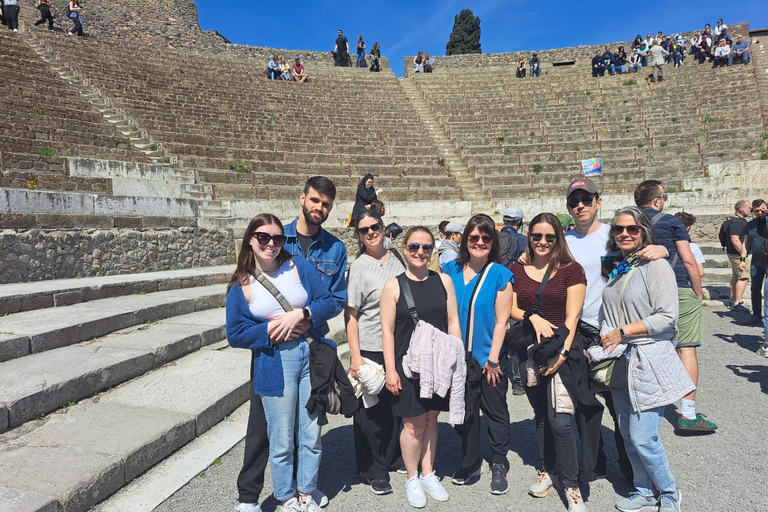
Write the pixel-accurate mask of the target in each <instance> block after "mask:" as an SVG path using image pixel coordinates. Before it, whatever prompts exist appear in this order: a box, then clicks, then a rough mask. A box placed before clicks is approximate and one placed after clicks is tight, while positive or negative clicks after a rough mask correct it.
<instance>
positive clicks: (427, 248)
mask: <svg viewBox="0 0 768 512" xmlns="http://www.w3.org/2000/svg"><path fill="white" fill-rule="evenodd" d="M405 248H406V249H408V252H409V253H411V254H416V253H417V252H419V248H421V249H424V253H425V254H432V250H433V249H434V248H435V246H434V245H432V244H417V243H416V242H414V243H411V244H408V245H406V246H405Z"/></svg>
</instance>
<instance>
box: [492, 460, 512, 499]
mask: <svg viewBox="0 0 768 512" xmlns="http://www.w3.org/2000/svg"><path fill="white" fill-rule="evenodd" d="M508 490H509V484H508V483H507V468H506V467H505V466H504V464H491V494H505V493H506V492H507V491H508Z"/></svg>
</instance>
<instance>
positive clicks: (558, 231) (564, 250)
mask: <svg viewBox="0 0 768 512" xmlns="http://www.w3.org/2000/svg"><path fill="white" fill-rule="evenodd" d="M536 224H549V225H550V226H552V229H554V230H555V236H556V237H557V241H556V242H555V246H554V247H553V248H552V250H551V254H552V256H551V257H550V259H549V266H548V269H549V270H550V271H552V272H555V271H556V270H558V269H559V268H562V267H567V266H568V265H570V264H571V263H573V262H574V261H576V260H574V259H573V255H572V254H571V251H570V250H569V249H568V243H567V242H566V241H565V235H563V226H562V225H561V224H560V221H559V220H557V217H556V216H554V215H553V214H551V213H540V214H538V215H537V216H535V217H534V218H533V220H531V222H530V223H529V224H528V243H527V244H526V246H525V255H526V257H527V258H528V262H529V264H531V263H533V246H532V245H531V234H532V233H533V227H534V226H535V225H536Z"/></svg>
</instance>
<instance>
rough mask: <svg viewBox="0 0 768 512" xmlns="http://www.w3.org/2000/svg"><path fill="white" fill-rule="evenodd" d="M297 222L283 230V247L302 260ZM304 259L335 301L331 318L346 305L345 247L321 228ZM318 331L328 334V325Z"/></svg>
mask: <svg viewBox="0 0 768 512" xmlns="http://www.w3.org/2000/svg"><path fill="white" fill-rule="evenodd" d="M297 220H298V219H297ZM297 220H294V221H293V222H291V223H290V224H288V225H286V226H285V227H284V228H283V232H284V233H285V236H287V237H288V239H287V240H286V241H285V246H284V247H285V249H286V250H287V251H288V252H290V253H291V254H292V255H293V256H294V257H299V258H304V252H303V251H302V250H301V244H300V243H299V239H298V236H297V234H296V222H297ZM305 259H307V260H309V261H310V262H311V263H312V264H313V265H314V266H315V268H316V269H317V270H318V271H319V272H320V279H321V281H322V282H323V284H324V285H326V286H327V287H328V290H329V291H330V292H331V295H332V296H333V300H335V301H336V312H335V313H334V314H333V316H336V315H338V314H339V313H341V312H342V311H343V310H344V306H346V305H347V281H346V279H344V272H345V271H346V269H347V246H345V245H344V243H342V241H341V240H339V239H338V238H336V237H335V236H333V235H332V234H330V233H329V232H327V231H326V230H324V229H323V228H322V227H321V228H320V236H318V237H317V240H315V241H314V242H312V245H311V246H310V247H309V251H308V252H307V256H306V258H305ZM318 329H319V330H320V331H322V333H323V335H326V334H328V331H329V329H328V324H324V325H322V326H319V327H318Z"/></svg>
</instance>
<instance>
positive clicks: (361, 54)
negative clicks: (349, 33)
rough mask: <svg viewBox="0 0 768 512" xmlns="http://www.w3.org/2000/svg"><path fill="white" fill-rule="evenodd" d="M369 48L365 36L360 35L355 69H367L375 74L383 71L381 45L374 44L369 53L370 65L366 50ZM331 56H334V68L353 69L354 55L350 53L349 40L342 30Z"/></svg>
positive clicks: (339, 31) (356, 49)
mask: <svg viewBox="0 0 768 512" xmlns="http://www.w3.org/2000/svg"><path fill="white" fill-rule="evenodd" d="M367 48H368V47H367V46H366V44H365V41H363V36H362V35H358V36H357V44H356V46H355V51H356V56H357V57H356V59H355V67H358V68H365V67H367V68H368V69H369V71H375V72H378V71H381V63H380V62H379V59H380V58H381V45H379V43H374V44H373V47H372V48H371V51H370V52H369V55H370V57H371V62H370V64H369V63H367V62H366V60H365V50H366V49H367ZM331 55H332V56H333V65H334V66H342V67H352V54H351V53H350V51H349V40H348V39H347V38H346V37H345V36H344V33H343V32H342V31H341V29H339V30H338V37H337V38H336V44H335V45H334V47H333V51H332V52H331Z"/></svg>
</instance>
